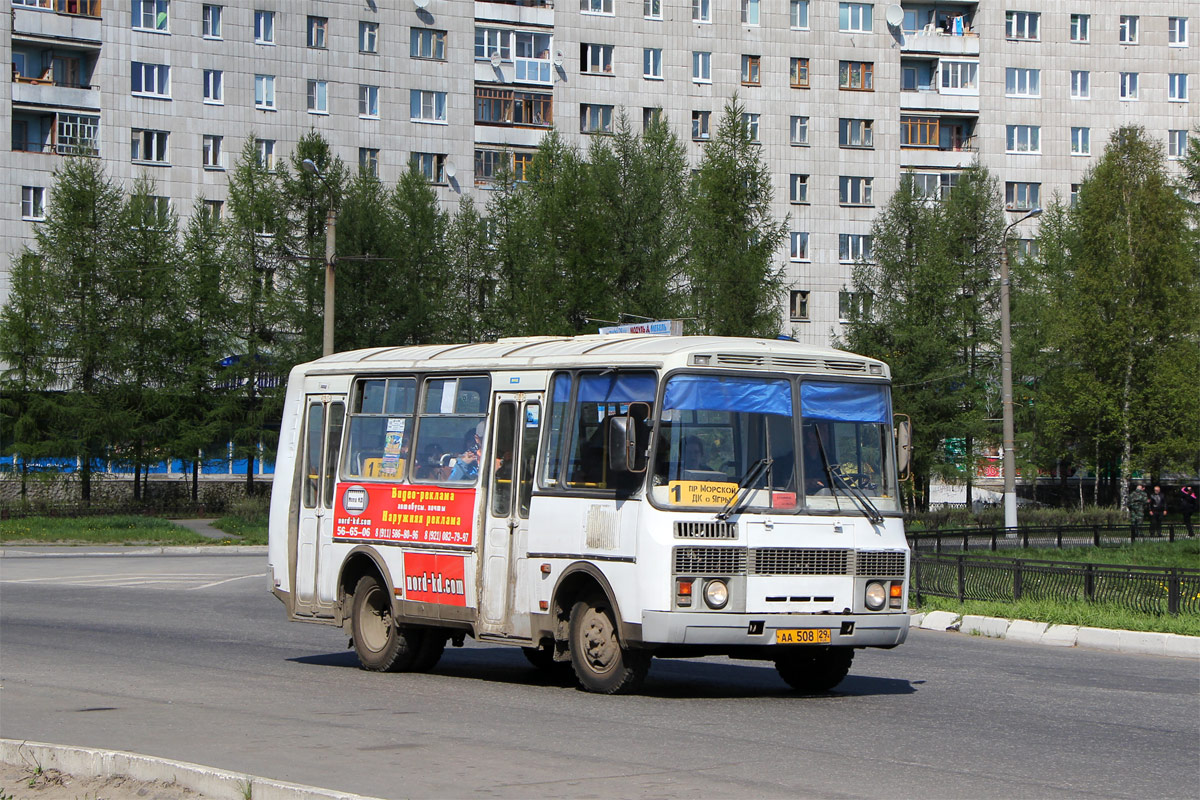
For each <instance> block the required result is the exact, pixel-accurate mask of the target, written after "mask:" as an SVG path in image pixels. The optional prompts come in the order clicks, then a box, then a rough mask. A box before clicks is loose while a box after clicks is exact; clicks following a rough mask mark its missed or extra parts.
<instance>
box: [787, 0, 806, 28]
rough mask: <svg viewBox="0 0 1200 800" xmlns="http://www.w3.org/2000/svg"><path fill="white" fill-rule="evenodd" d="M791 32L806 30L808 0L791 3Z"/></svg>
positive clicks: (796, 0) (797, 0)
mask: <svg viewBox="0 0 1200 800" xmlns="http://www.w3.org/2000/svg"><path fill="white" fill-rule="evenodd" d="M791 21H792V30H797V31H806V30H808V0H792V1H791Z"/></svg>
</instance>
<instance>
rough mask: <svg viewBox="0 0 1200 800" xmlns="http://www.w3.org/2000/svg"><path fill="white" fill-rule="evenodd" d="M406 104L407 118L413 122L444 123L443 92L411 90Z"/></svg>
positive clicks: (444, 104) (444, 98)
mask: <svg viewBox="0 0 1200 800" xmlns="http://www.w3.org/2000/svg"><path fill="white" fill-rule="evenodd" d="M360 88H361V87H360ZM408 103H409V116H410V117H411V118H412V119H413V120H414V121H421V122H445V121H446V93H445V92H431V91H429V90H427V89H412V90H410V91H409V95H408ZM376 113H378V109H376Z"/></svg>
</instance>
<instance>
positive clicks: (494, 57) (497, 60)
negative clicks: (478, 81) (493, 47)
mask: <svg viewBox="0 0 1200 800" xmlns="http://www.w3.org/2000/svg"><path fill="white" fill-rule="evenodd" d="M489 60H490V61H491V62H492V66H493V67H496V68H497V69H499V67H500V54H499V53H498V52H495V51H493V52H492V57H491V58H490V59H489Z"/></svg>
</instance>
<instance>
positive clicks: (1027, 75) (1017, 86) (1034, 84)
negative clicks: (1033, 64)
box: [1004, 67, 1042, 97]
mask: <svg viewBox="0 0 1200 800" xmlns="http://www.w3.org/2000/svg"><path fill="white" fill-rule="evenodd" d="M1004 93H1005V94H1006V95H1008V96H1009V97H1041V95H1042V71H1041V70H1040V69H1018V68H1016V67H1009V68H1008V69H1007V70H1005V80H1004Z"/></svg>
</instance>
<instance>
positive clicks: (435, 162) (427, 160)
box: [409, 153, 446, 183]
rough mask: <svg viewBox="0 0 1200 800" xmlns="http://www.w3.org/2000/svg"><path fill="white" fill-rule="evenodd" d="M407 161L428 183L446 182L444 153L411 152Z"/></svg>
mask: <svg viewBox="0 0 1200 800" xmlns="http://www.w3.org/2000/svg"><path fill="white" fill-rule="evenodd" d="M409 161H410V163H411V164H412V165H413V167H415V168H416V170H417V172H419V173H421V174H422V175H424V176H425V180H427V181H429V182H430V183H445V182H446V154H445V153H413V154H412V157H411V158H410V159H409Z"/></svg>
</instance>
